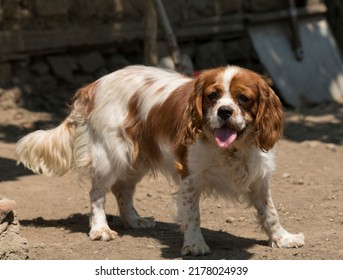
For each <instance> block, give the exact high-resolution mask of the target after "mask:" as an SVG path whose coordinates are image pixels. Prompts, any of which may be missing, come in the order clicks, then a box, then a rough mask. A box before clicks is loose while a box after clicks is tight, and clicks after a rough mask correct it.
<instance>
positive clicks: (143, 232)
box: [20, 213, 268, 260]
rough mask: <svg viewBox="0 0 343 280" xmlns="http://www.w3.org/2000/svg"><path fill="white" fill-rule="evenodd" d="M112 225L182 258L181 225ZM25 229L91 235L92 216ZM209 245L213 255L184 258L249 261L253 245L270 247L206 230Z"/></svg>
mask: <svg viewBox="0 0 343 280" xmlns="http://www.w3.org/2000/svg"><path fill="white" fill-rule="evenodd" d="M107 220H108V223H109V226H110V227H111V228H112V229H114V230H115V231H116V232H117V233H118V234H119V236H125V235H129V236H132V237H147V238H153V239H156V240H157V241H158V242H159V243H160V244H162V245H163V247H162V252H161V256H162V257H163V258H165V259H176V258H179V257H180V249H181V247H182V242H183V236H182V234H181V232H180V231H179V230H178V226H177V225H176V224H172V223H165V222H158V221H157V222H156V227H155V228H154V229H127V228H124V227H123V225H122V222H121V221H120V219H119V218H118V217H117V216H113V215H107ZM20 223H21V225H22V226H34V227H57V228H65V229H67V230H70V231H71V232H83V233H85V234H88V231H89V227H88V224H89V216H88V215H86V214H81V213H77V214H73V215H71V216H69V217H68V218H66V219H58V220H45V219H44V218H41V217H39V218H36V219H33V220H21V221H20ZM201 231H202V233H203V236H204V238H205V240H206V243H207V244H208V245H209V247H210V248H211V251H212V253H211V254H210V255H206V256H199V257H192V256H185V257H183V259H187V260H191V259H200V260H220V259H229V260H233V259H234V260H248V259H251V258H252V256H253V254H252V253H250V252H249V251H248V249H249V248H250V247H252V246H254V245H257V244H258V245H263V246H267V245H268V243H267V241H262V240H256V239H250V238H244V237H238V236H235V235H232V234H229V233H227V232H223V231H214V230H210V229H206V228H202V229H201Z"/></svg>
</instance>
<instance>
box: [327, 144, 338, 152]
mask: <svg viewBox="0 0 343 280" xmlns="http://www.w3.org/2000/svg"><path fill="white" fill-rule="evenodd" d="M326 148H327V149H328V150H330V151H332V152H337V148H336V145H335V144H327V145H326Z"/></svg>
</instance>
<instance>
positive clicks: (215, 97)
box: [207, 91, 218, 101]
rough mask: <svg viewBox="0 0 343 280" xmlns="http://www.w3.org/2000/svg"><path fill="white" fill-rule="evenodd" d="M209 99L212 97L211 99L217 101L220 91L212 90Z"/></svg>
mask: <svg viewBox="0 0 343 280" xmlns="http://www.w3.org/2000/svg"><path fill="white" fill-rule="evenodd" d="M207 97H208V99H210V100H211V101H216V100H217V99H218V93H216V92H215V91H214V92H211V93H210V94H209V95H207Z"/></svg>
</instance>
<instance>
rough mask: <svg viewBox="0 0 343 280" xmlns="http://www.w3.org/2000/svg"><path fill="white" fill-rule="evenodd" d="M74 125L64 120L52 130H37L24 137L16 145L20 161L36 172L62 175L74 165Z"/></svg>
mask: <svg viewBox="0 0 343 280" xmlns="http://www.w3.org/2000/svg"><path fill="white" fill-rule="evenodd" d="M73 130H74V129H73V127H72V126H70V125H69V124H68V122H67V121H64V122H63V123H62V124H61V125H59V126H58V127H56V128H54V129H50V130H37V131H35V132H32V133H30V134H28V135H27V136H25V137H24V138H22V139H21V140H20V141H19V142H18V144H17V147H16V155H17V160H18V163H19V162H21V163H23V164H24V165H25V166H26V167H27V168H29V169H31V170H32V171H33V172H35V173H41V174H44V175H49V176H62V175H64V174H66V173H67V172H68V171H69V170H70V169H71V168H72V166H73V162H74V160H73V142H74V141H73V134H74V133H73Z"/></svg>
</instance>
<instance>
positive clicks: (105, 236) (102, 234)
mask: <svg viewBox="0 0 343 280" xmlns="http://www.w3.org/2000/svg"><path fill="white" fill-rule="evenodd" d="M116 236H117V233H116V232H115V231H113V230H111V229H109V228H101V229H97V230H93V229H91V231H90V232H89V238H90V239H91V240H101V241H110V240H113V239H114V238H115V237H116Z"/></svg>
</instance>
